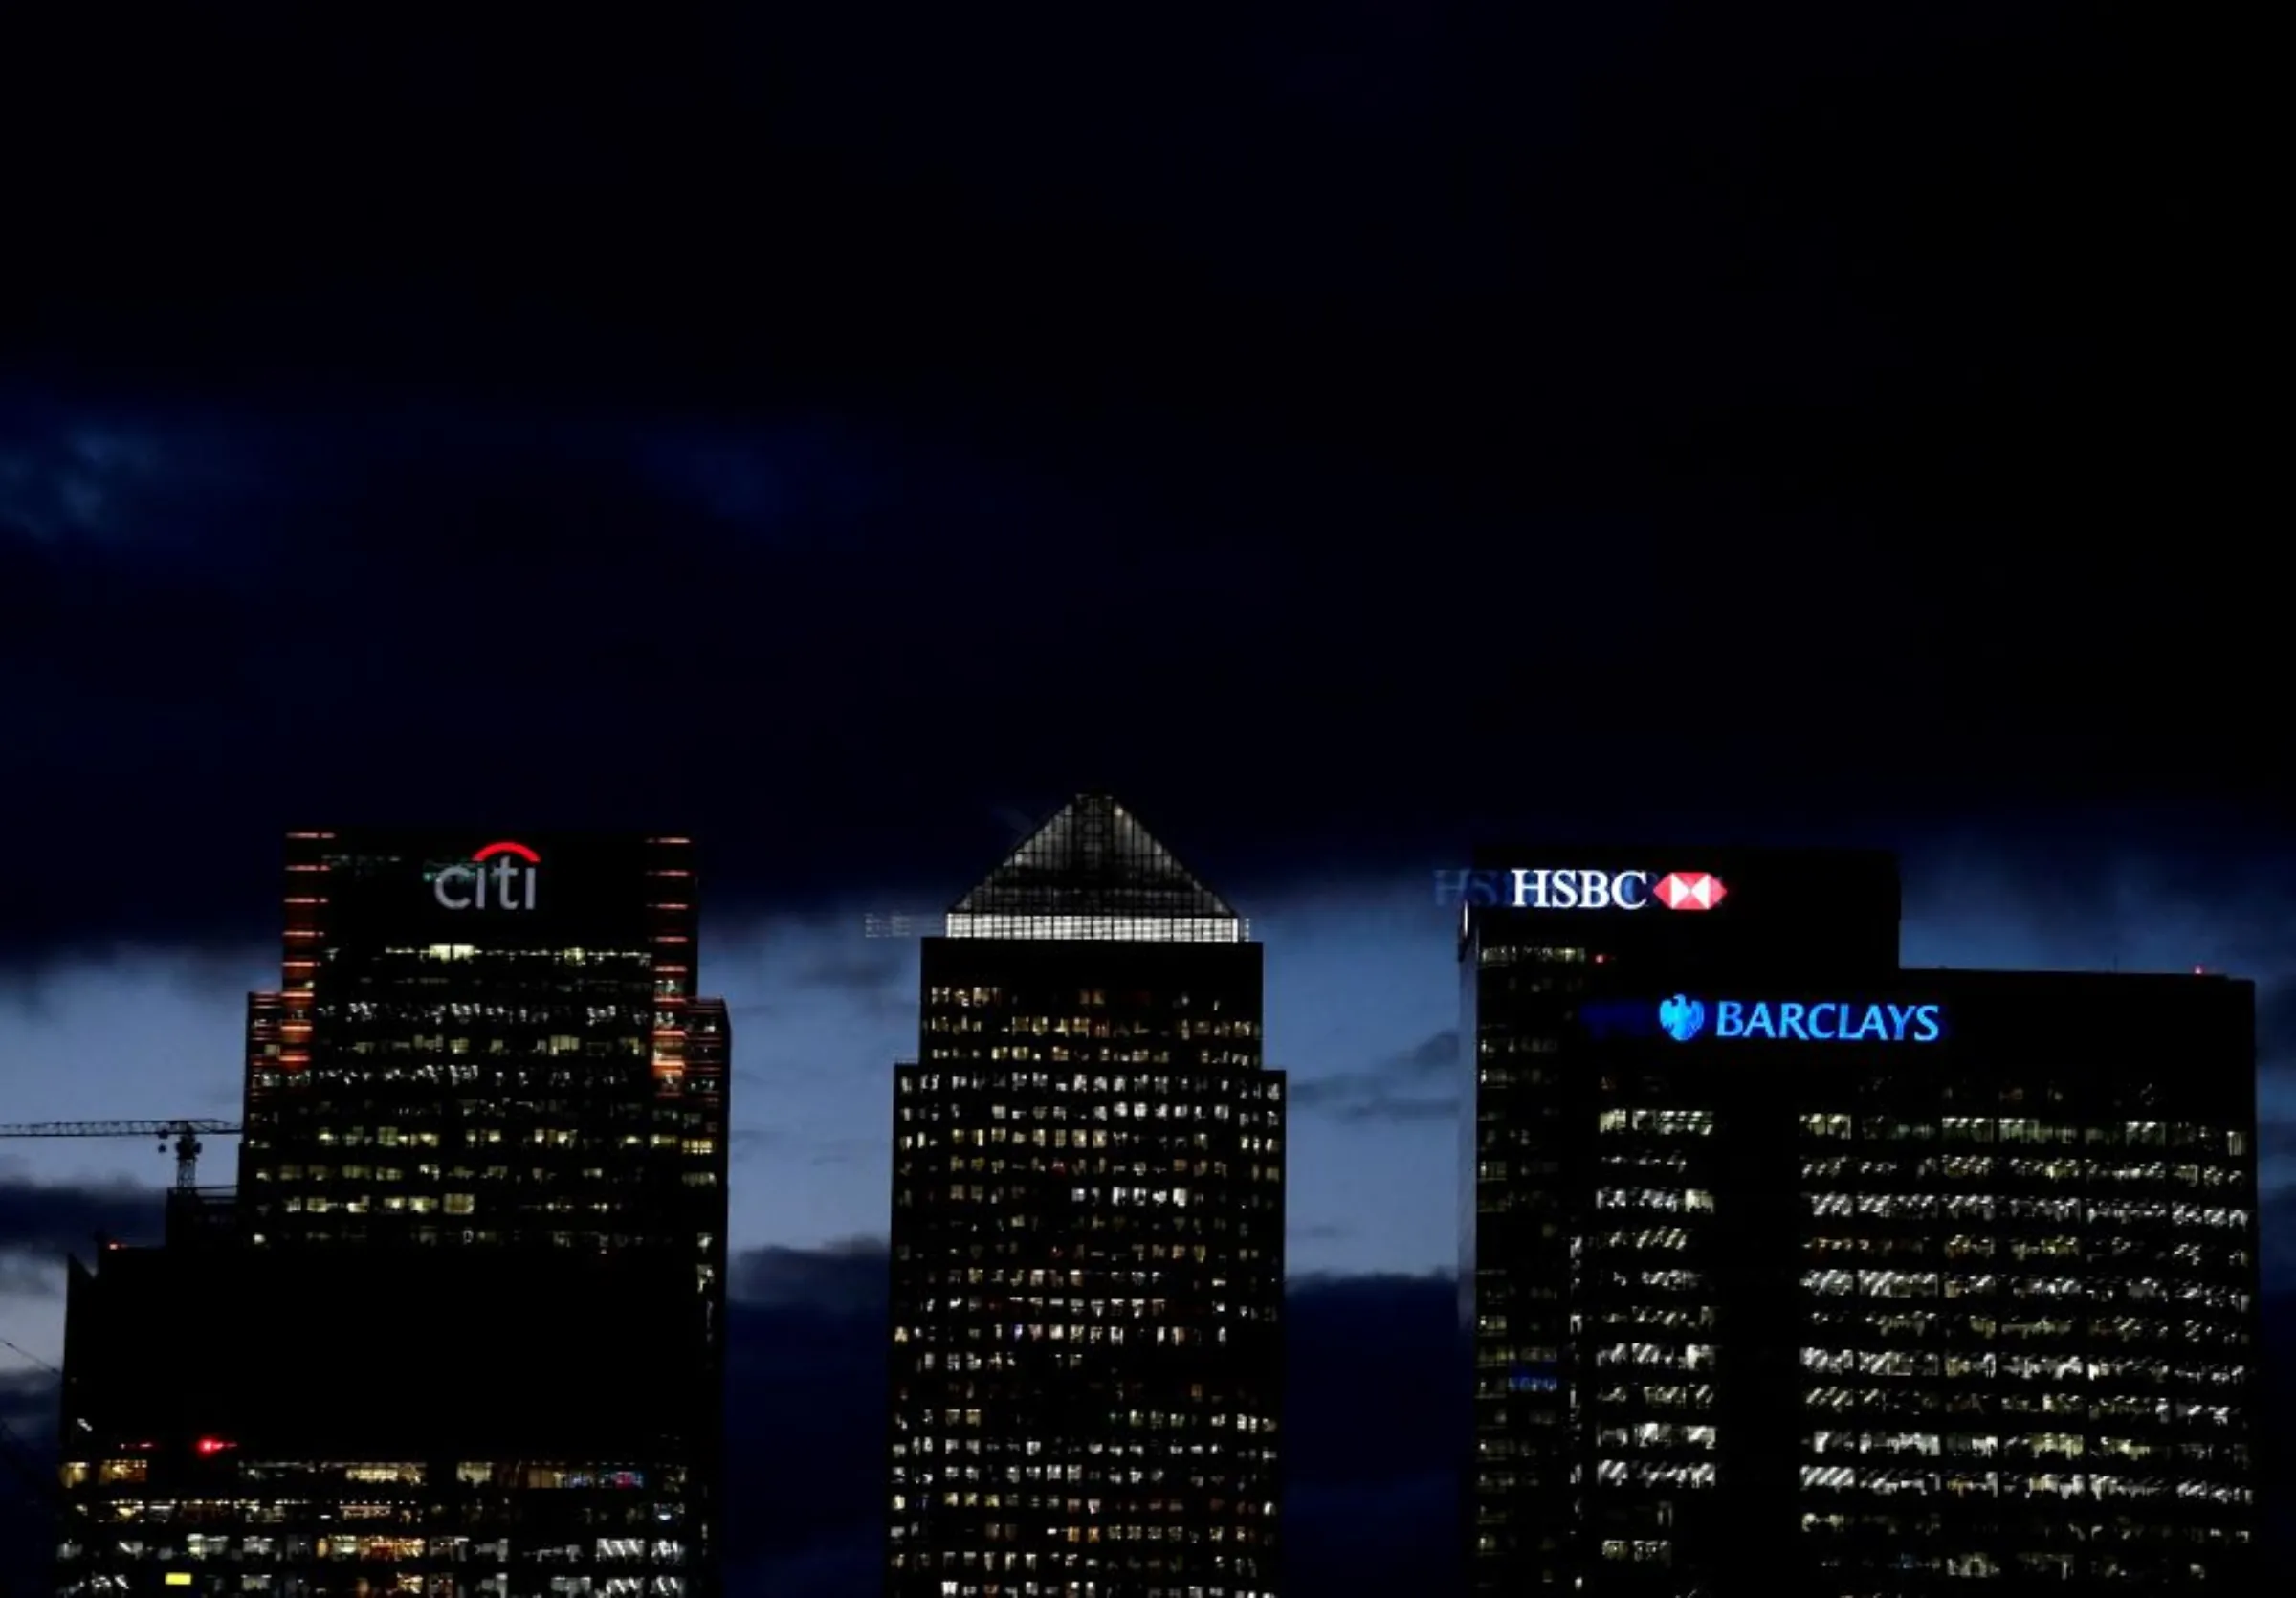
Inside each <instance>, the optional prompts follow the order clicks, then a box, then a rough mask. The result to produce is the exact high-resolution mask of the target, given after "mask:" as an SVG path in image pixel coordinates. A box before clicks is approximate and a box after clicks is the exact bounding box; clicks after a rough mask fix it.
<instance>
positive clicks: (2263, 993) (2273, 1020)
mask: <svg viewBox="0 0 2296 1598" xmlns="http://www.w3.org/2000/svg"><path fill="white" fill-rule="evenodd" d="M2281 924H2282V926H2283V927H2285V926H2288V925H2291V924H2296V914H2292V915H2291V916H2290V917H2289V919H2288V920H2287V921H2284V922H2282V923H2281ZM2284 948H2285V945H2284ZM2285 953H2286V954H2287V956H2288V958H2289V961H2290V964H2291V965H2296V948H2285ZM2256 1052H2257V1054H2259V1055H2260V1056H2261V1057H2262V1058H2263V1060H2264V1061H2265V1062H2266V1063H2267V1064H2273V1065H2281V1066H2291V1065H2296V970H2289V969H2285V968H2284V969H2283V970H2281V971H2278V972H2274V973H2272V974H2271V975H2270V976H2268V977H2264V978H2263V980H2260V981H2259V982H2258V983H2257V985H2256Z"/></svg>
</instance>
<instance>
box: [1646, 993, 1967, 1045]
mask: <svg viewBox="0 0 2296 1598" xmlns="http://www.w3.org/2000/svg"><path fill="white" fill-rule="evenodd" d="M1710 1017H1711V1021H1712V1030H1711V1032H1709V1030H1708V1021H1709V1019H1710ZM1658 1026H1659V1030H1660V1031H1661V1032H1665V1033H1666V1034H1667V1036H1668V1037H1670V1038H1672V1039H1673V1040H1674V1041H1675V1042H1677V1043H1689V1042H1690V1041H1692V1040H1693V1039H1695V1038H1699V1037H1705V1036H1712V1037H1717V1038H1726V1039H1728V1038H1774V1039H1779V1040H1786V1041H1792V1042H1796V1043H1934V1042H1936V1041H1937V1040H1938V1039H1939V1038H1941V1037H1943V1036H1944V1035H1945V1010H1944V1007H1943V1006H1942V1005H1935V1004H1912V1005H1901V1004H1890V1003H1887V1002H1884V1003H1869V1002H1861V1001H1858V1000H1832V999H1827V1000H1821V1001H1820V1002H1818V1003H1815V1004H1812V1003H1806V1002H1796V1001H1792V1000H1771V999H1715V1000H1713V1001H1712V1002H1711V1005H1710V1004H1709V1002H1708V1001H1706V1000H1704V999H1694V998H1691V997H1690V996H1689V994H1687V993H1677V994H1675V995H1674V996H1673V997H1672V998H1670V999H1662V1000H1660V1001H1659V1005H1658Z"/></svg>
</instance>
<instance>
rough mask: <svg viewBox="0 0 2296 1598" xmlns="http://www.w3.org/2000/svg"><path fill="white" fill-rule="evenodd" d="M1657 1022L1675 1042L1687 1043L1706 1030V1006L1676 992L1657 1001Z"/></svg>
mask: <svg viewBox="0 0 2296 1598" xmlns="http://www.w3.org/2000/svg"><path fill="white" fill-rule="evenodd" d="M1658 1024H1659V1025H1660V1026H1662V1027H1664V1028H1666V1030H1667V1036H1668V1037H1671V1038H1672V1039H1673V1040H1674V1041H1675V1042H1677V1043H1688V1042H1689V1040H1690V1039H1691V1038H1693V1037H1696V1036H1697V1035H1698V1034H1699V1033H1700V1032H1704V1031H1706V1006H1704V1005H1703V1004H1700V1003H1699V1002H1698V1001H1697V1000H1696V999H1691V998H1686V997H1684V996H1683V995H1682V994H1680V993H1677V994H1675V995H1674V996H1673V997H1672V998H1670V999H1661V1000H1660V1001H1659V1002H1658Z"/></svg>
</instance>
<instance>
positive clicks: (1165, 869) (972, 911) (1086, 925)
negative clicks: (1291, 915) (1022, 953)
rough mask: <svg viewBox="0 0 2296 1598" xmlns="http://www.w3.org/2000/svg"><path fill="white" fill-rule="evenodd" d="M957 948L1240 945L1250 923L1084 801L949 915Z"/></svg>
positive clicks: (1123, 814) (1116, 808) (1108, 807)
mask: <svg viewBox="0 0 2296 1598" xmlns="http://www.w3.org/2000/svg"><path fill="white" fill-rule="evenodd" d="M948 936H950V937H952V938H1052V939H1105V940H1112V941H1120V942H1130V943H1241V942H1243V941H1244V939H1245V938H1246V937H1247V927H1246V924H1245V921H1244V919H1243V918H1242V917H1241V916H1238V915H1237V914H1236V912H1235V910H1234V909H1233V908H1232V907H1231V906H1230V905H1229V904H1228V903H1227V901H1226V900H1225V899H1222V898H1221V897H1220V896H1219V895H1218V894H1215V893H1214V892H1212V890H1211V889H1209V888H1207V887H1205V886H1204V884H1203V881H1202V879H1201V878H1199V877H1197V876H1196V874H1195V873H1193V872H1191V871H1189V870H1188V868H1187V867H1185V866H1183V865H1181V863H1180V861H1179V860H1178V859H1177V858H1176V857H1175V856H1174V855H1173V854H1172V852H1171V851H1170V850H1168V849H1166V848H1165V847H1164V846H1163V845H1162V844H1160V843H1159V842H1157V840H1156V839H1155V838H1154V837H1152V836H1150V835H1149V832H1148V830H1147V829H1146V828H1145V827H1142V826H1141V825H1140V824H1139V822H1138V820H1137V819H1136V818H1135V817H1134V816H1133V814H1132V812H1131V811H1129V810H1126V809H1125V808H1124V807H1123V806H1121V805H1119V804H1117V803H1116V802H1115V800H1114V799H1112V798H1110V797H1109V796H1108V795H1107V794H1104V793H1085V794H1079V795H1078V796H1077V797H1076V798H1075V799H1073V800H1071V801H1070V803H1069V804H1068V805H1066V806H1065V807H1063V808H1062V809H1061V810H1060V811H1059V812H1058V813H1057V814H1055V815H1054V816H1053V817H1052V818H1051V819H1050V820H1049V821H1048V822H1046V823H1045V824H1044V825H1043V826H1042V827H1039V828H1038V829H1037V830H1036V831H1035V832H1031V833H1030V834H1029V835H1028V836H1027V838H1026V839H1024V840H1023V841H1022V843H1021V845H1020V847H1019V848H1017V849H1015V850H1014V851H1013V852H1012V853H1011V854H1008V855H1006V856H1005V858H1004V864H1002V865H1000V866H998V867H997V869H996V870H994V871H992V872H990V873H989V874H988V876H987V877H986V878H985V879H983V880H982V883H981V884H980V885H979V886H978V887H976V888H974V889H973V890H972V892H970V893H968V894H966V895H965V896H964V897H963V898H962V899H959V900H958V901H957V903H956V904H955V906H953V907H952V908H951V910H950V911H949V919H948Z"/></svg>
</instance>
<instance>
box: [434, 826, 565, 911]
mask: <svg viewBox="0 0 2296 1598" xmlns="http://www.w3.org/2000/svg"><path fill="white" fill-rule="evenodd" d="M541 863H542V857H541V854H539V853H537V852H536V851H534V850H532V849H529V848H527V847H526V845H524V844H522V843H513V842H511V841H510V840H509V839H507V838H505V839H502V840H500V841H499V842H496V843H490V844H488V845H487V846H486V847H485V848H483V849H478V850H474V851H472V854H471V858H470V863H469V864H467V865H453V866H448V867H446V868H445V869H444V870H442V871H441V872H439V874H438V875H437V876H436V877H433V878H431V894H432V895H433V896H434V897H436V899H438V902H439V903H440V904H442V905H444V906H445V907H446V908H448V909H449V910H531V909H533V908H534V907H535V904H536V895H535V890H536V887H537V882H536V877H535V868H536V867H537V866H539V865H541Z"/></svg>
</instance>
